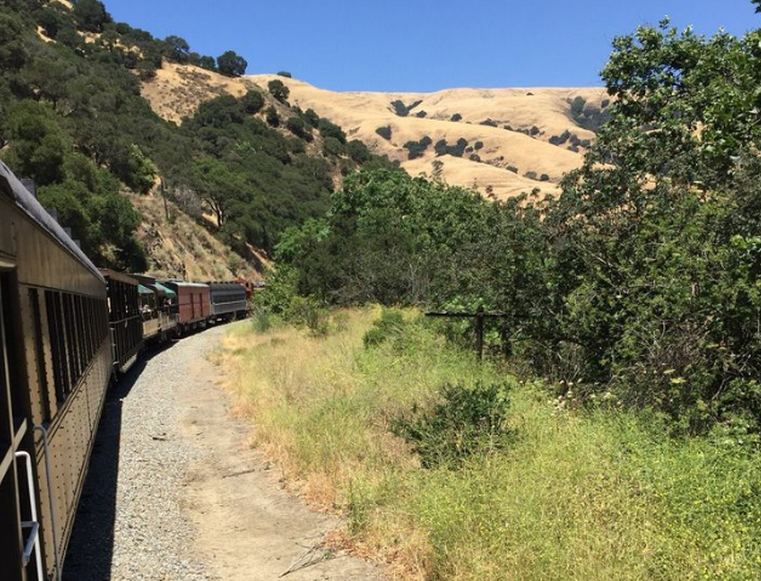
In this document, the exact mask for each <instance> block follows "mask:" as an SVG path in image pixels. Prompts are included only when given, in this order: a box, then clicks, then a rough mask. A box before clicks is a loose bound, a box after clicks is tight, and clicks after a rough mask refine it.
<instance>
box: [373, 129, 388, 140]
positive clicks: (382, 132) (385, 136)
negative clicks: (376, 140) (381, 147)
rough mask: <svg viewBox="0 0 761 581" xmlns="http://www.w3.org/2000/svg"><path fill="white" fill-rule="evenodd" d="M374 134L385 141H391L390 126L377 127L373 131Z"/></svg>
mask: <svg viewBox="0 0 761 581" xmlns="http://www.w3.org/2000/svg"><path fill="white" fill-rule="evenodd" d="M375 133H377V134H378V135H380V136H381V137H382V138H383V139H385V140H386V141H390V140H391V126H390V125H384V126H383V127H378V128H377V129H376V130H375Z"/></svg>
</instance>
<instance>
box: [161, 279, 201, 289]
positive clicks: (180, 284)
mask: <svg viewBox="0 0 761 581" xmlns="http://www.w3.org/2000/svg"><path fill="white" fill-rule="evenodd" d="M163 284H165V285H173V286H176V287H177V288H209V285H208V284H203V283H200V282H182V281H178V280H168V281H166V282H164V283H163Z"/></svg>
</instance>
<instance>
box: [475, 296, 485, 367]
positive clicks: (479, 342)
mask: <svg viewBox="0 0 761 581" xmlns="http://www.w3.org/2000/svg"><path fill="white" fill-rule="evenodd" d="M476 353H477V354H478V360H479V361H481V360H482V359H483V358H484V308H483V307H478V311H476Z"/></svg>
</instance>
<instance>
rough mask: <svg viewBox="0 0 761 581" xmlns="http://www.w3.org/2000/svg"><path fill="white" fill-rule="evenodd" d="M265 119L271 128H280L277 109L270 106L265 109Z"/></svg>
mask: <svg viewBox="0 0 761 581" xmlns="http://www.w3.org/2000/svg"><path fill="white" fill-rule="evenodd" d="M265 117H266V119H267V123H269V124H270V126H271V127H279V126H280V116H279V115H278V114H277V109H275V108H274V107H272V106H271V105H270V106H269V107H267V111H266V115H265Z"/></svg>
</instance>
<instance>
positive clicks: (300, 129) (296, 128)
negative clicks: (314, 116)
mask: <svg viewBox="0 0 761 581" xmlns="http://www.w3.org/2000/svg"><path fill="white" fill-rule="evenodd" d="M285 126H286V128H287V129H288V131H290V132H291V133H293V134H294V135H295V136H296V137H300V138H301V139H304V140H305V141H312V132H311V131H310V130H309V126H308V125H307V124H306V123H304V120H303V119H302V118H301V117H297V116H293V117H289V118H288V120H287V121H286V122H285Z"/></svg>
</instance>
